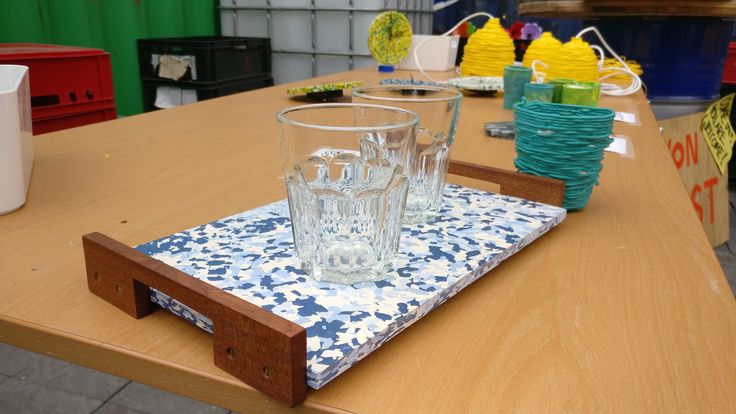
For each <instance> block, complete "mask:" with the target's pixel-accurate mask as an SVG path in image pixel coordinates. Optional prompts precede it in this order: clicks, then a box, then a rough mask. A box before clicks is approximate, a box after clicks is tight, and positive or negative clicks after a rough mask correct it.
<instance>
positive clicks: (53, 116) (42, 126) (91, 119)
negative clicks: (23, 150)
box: [33, 99, 117, 135]
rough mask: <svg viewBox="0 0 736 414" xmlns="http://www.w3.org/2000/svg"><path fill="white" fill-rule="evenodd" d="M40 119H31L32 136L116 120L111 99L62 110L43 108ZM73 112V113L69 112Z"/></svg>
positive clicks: (84, 103)
mask: <svg viewBox="0 0 736 414" xmlns="http://www.w3.org/2000/svg"><path fill="white" fill-rule="evenodd" d="M43 109H44V113H43V114H44V115H45V116H42V117H34V118H33V135H40V134H45V133H47V132H53V131H59V130H62V129H67V128H74V127H78V126H82V125H88V124H94V123H97V122H102V121H109V120H111V119H115V118H117V111H116V110H115V101H113V100H112V99H107V100H100V101H94V102H83V103H80V104H78V105H76V106H73V107H70V106H66V107H64V108H63V109H60V108H56V110H54V108H43ZM70 110H74V112H69V111H70Z"/></svg>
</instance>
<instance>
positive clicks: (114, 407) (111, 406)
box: [95, 402, 155, 414]
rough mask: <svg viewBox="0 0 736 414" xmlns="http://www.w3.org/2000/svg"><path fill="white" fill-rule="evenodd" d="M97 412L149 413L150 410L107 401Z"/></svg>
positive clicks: (118, 413)
mask: <svg viewBox="0 0 736 414" xmlns="http://www.w3.org/2000/svg"><path fill="white" fill-rule="evenodd" d="M153 412H155V411H153ZM95 414H149V412H148V411H138V410H135V409H133V408H130V407H126V406H124V405H120V404H116V403H114V402H106V403H105V405H103V406H102V407H100V408H99V409H98V410H97V411H95Z"/></svg>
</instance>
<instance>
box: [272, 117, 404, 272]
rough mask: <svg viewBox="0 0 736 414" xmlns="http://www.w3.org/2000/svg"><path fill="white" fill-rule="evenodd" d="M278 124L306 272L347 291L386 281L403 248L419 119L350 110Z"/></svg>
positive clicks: (286, 119) (294, 226) (293, 222)
mask: <svg viewBox="0 0 736 414" xmlns="http://www.w3.org/2000/svg"><path fill="white" fill-rule="evenodd" d="M276 117H277V119H278V121H279V138H280V142H281V156H282V161H283V172H284V179H285V181H286V190H287V193H288V198H289V210H290V214H291V225H292V231H293V233H294V246H295V248H296V252H297V254H298V256H299V259H300V261H301V265H302V269H303V270H304V271H305V272H307V273H309V274H310V275H311V276H312V277H314V278H315V279H316V280H320V281H329V282H337V283H344V284H353V283H358V282H364V281H369V280H379V279H382V278H384V277H385V275H386V274H387V272H388V271H389V270H390V269H391V265H392V261H393V258H394V257H395V256H396V252H397V251H398V247H399V237H400V235H401V222H402V217H403V214H404V209H405V206H406V196H407V192H408V188H409V179H408V177H407V171H408V169H409V165H410V164H409V163H410V160H411V154H412V152H413V150H414V147H415V140H416V127H417V124H418V122H419V117H418V116H417V115H416V114H415V113H413V112H410V111H407V110H403V109H399V108H393V107H387V106H380V105H358V104H347V103H346V104H318V105H304V106H297V107H292V108H287V109H284V110H282V111H281V112H279V113H278V114H277V116H276Z"/></svg>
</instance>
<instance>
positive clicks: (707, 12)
mask: <svg viewBox="0 0 736 414" xmlns="http://www.w3.org/2000/svg"><path fill="white" fill-rule="evenodd" d="M519 15H520V16H534V17H605V16H699V17H734V16H736V1H726V0H722V1H697V2H693V1H677V0H644V1H635V2H631V1H622V0H552V1H545V0H521V1H520V3H519Z"/></svg>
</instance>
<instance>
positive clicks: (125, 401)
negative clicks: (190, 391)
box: [110, 382, 227, 414]
mask: <svg viewBox="0 0 736 414" xmlns="http://www.w3.org/2000/svg"><path fill="white" fill-rule="evenodd" d="M110 402H111V403H115V404H118V405H122V406H125V407H128V408H133V409H135V410H139V411H144V412H145V411H147V412H152V413H156V414H185V413H217V414H226V413H227V410H225V409H224V408H219V407H216V406H214V405H209V404H205V403H202V402H199V401H195V400H191V399H189V398H185V397H180V396H178V395H175V394H172V393H170V392H166V391H162V390H159V389H156V388H152V387H149V386H146V385H143V384H138V383H136V382H132V383H130V384H128V385H127V386H126V387H125V388H123V390H122V391H120V392H119V393H117V394H115V396H114V397H112V399H110Z"/></svg>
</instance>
